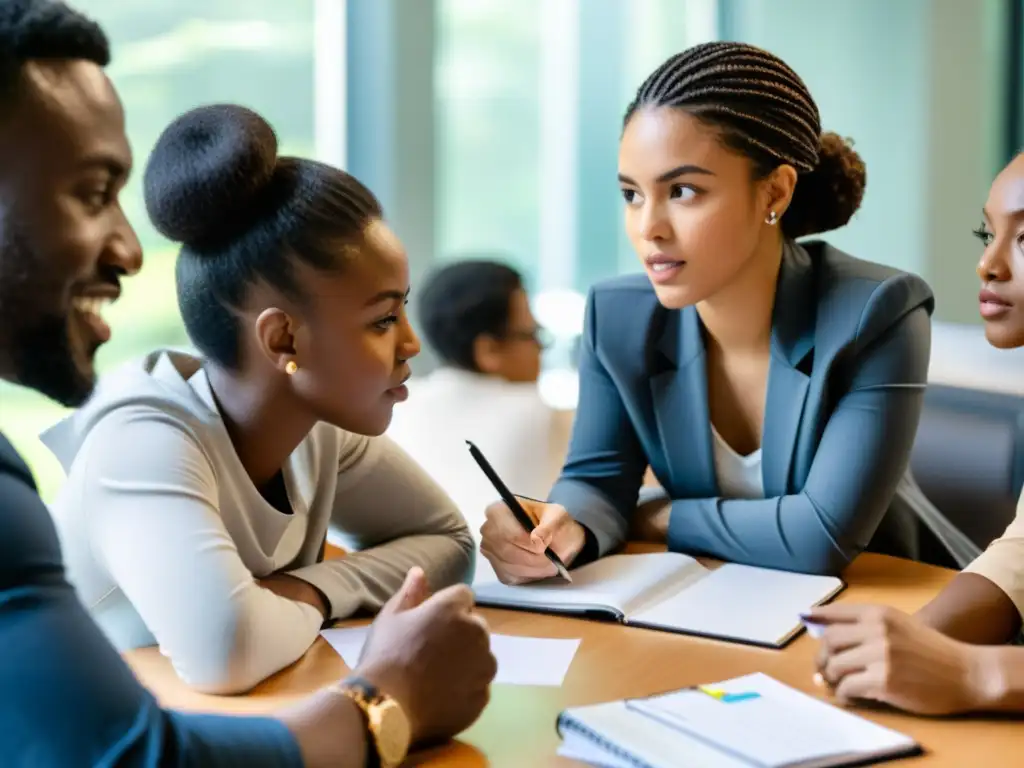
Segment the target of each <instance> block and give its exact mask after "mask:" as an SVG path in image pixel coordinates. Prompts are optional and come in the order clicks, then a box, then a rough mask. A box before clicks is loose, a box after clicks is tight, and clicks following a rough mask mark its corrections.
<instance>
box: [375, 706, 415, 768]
mask: <svg viewBox="0 0 1024 768" xmlns="http://www.w3.org/2000/svg"><path fill="white" fill-rule="evenodd" d="M370 711H371V718H372V720H373V722H372V727H373V731H374V734H375V735H376V737H377V751H378V752H379V753H380V761H381V763H382V764H383V765H384V766H386V767H387V768H391V766H397V765H399V764H400V763H401V762H402V761H403V760H405V756H406V755H407V754H408V753H409V742H410V740H411V737H412V734H411V733H410V731H409V720H408V719H407V718H406V716H405V713H404V712H403V711H402V708H401V707H400V706H398V704H396V703H395V702H394V701H392V700H391V699H385V700H384V701H382V702H380V703H378V704H374V705H373V707H372V709H371V710H370Z"/></svg>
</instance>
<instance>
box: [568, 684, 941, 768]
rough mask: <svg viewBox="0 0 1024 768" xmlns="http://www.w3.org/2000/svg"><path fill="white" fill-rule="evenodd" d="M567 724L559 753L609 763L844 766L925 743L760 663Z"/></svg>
mask: <svg viewBox="0 0 1024 768" xmlns="http://www.w3.org/2000/svg"><path fill="white" fill-rule="evenodd" d="M558 732H559V735H560V736H561V737H562V746H561V747H560V748H559V750H558V754H559V755H561V756H563V757H567V758H571V759H574V760H580V761H582V762H585V763H590V764H591V765H598V766H605V767H606V768H675V767H676V766H679V765H686V766H687V767H688V768H841V767H845V766H853V765H868V764H872V763H878V762H883V761H886V760H892V759H895V758H898V757H909V756H911V755H918V754H921V752H922V750H921V747H920V745H918V743H917V742H916V741H914V739H912V738H911V737H909V736H907V735H905V734H902V733H899V732H897V731H894V730H891V729H889V728H884V727H882V726H880V725H877V724H876V723H873V722H871V721H870V720H865V719H864V718H862V717H859V716H857V715H855V714H853V713H851V712H848V711H846V710H843V709H840V708H839V707H835V706H832V705H831V704H828V703H826V702H823V701H820V700H818V699H815V698H813V697H811V696H808V695H806V694H804V693H801V692H800V691H797V690H795V689H793V688H790V687H789V686H786V685H783V684H782V683H780V682H778V681H777V680H775V679H773V678H771V677H768V676H767V675H764V674H761V673H755V674H752V675H745V676H743V677H737V678H734V679H732V680H726V681H724V682H721V683H715V684H713V685H708V686H699V687H696V688H686V689H683V690H681V691H675V692H673V693H667V694H661V695H658V696H652V697H650V698H647V699H632V700H626V701H613V702H609V703H606V704H596V705H592V706H586V707H578V708H575V709H569V710H566V711H564V712H562V714H560V715H559V717H558Z"/></svg>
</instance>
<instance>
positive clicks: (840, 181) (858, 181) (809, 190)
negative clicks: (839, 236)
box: [782, 131, 867, 238]
mask: <svg viewBox="0 0 1024 768" xmlns="http://www.w3.org/2000/svg"><path fill="white" fill-rule="evenodd" d="M865 186H867V168H866V167H865V165H864V160H863V159H861V156H860V155H859V154H858V153H857V151H856V150H855V149H854V148H853V142H852V141H851V140H849V139H844V138H843V137H842V136H840V135H838V134H836V133H832V132H831V131H827V132H825V133H823V134H822V135H821V146H820V148H819V150H818V165H817V166H816V167H815V169H814V170H813V171H810V172H809V173H802V174H800V176H799V179H798V181H797V183H796V189H795V190H794V192H793V200H792V202H791V203H790V206H789V208H788V210H787V211H786V215H785V216H783V218H782V227H783V231H784V232H785V233H786V235H787V236H788V237H793V238H796V237H804V236H806V235H816V234H819V233H822V232H829V231H831V230H833V229H838V228H839V227H841V226H843V225H844V224H846V223H847V222H849V221H850V219H851V218H853V214H855V213H856V212H857V209H858V208H860V204H861V201H862V200H863V199H864V188H865Z"/></svg>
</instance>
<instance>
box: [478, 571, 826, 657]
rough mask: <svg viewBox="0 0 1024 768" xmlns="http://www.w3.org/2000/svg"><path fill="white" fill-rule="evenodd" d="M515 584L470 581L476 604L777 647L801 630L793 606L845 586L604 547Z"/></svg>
mask: <svg viewBox="0 0 1024 768" xmlns="http://www.w3.org/2000/svg"><path fill="white" fill-rule="evenodd" d="M572 579H573V580H572V583H571V584H569V583H567V582H565V581H563V580H562V579H558V578H555V579H547V580H545V581H539V582H534V583H532V584H526V585H522V586H507V585H505V584H501V583H499V582H497V581H492V582H488V583H480V584H474V587H473V588H474V591H475V592H476V599H477V602H478V603H479V604H480V605H489V606H493V607H499V608H519V609H524V610H534V611H540V612H550V613H570V614H584V615H590V616H597V617H603V618H610V619H614V620H616V621H619V622H622V623H623V624H628V625H630V626H637V627H646V628H648V629H660V630H664V631H668V632H679V633H683V634H691V635H701V636H704V637H712V638H716V639H720V640H729V641H733V642H740V643H748V644H751V645H759V646H764V647H768V648H782V647H783V646H785V645H786V644H787V643H788V642H789V641H790V640H792V639H793V638H794V637H796V636H797V635H798V634H799V633H800V632H801V631H802V630H803V624H802V623H801V622H800V618H799V617H800V614H801V613H806V612H807V611H808V610H810V609H811V608H812V607H814V606H816V605H820V604H822V603H824V602H826V601H828V600H830V599H831V598H832V597H834V596H835V595H836V594H838V593H839V592H840V591H841V590H842V589H843V587H844V586H845V585H844V584H843V582H842V581H841V580H840V579H837V578H835V577H833V576H811V575H807V574H801V573H790V572H788V571H775V570H770V569H768V568H755V567H753V566H749V565H737V564H735V563H726V564H724V565H721V566H718V567H716V568H707V567H705V566H703V565H701V564H700V563H699V562H697V561H696V560H695V559H693V558H692V557H689V556H687V555H681V554H677V553H674V552H659V553H655V554H648V555H612V556H611V557H605V558H602V559H601V560H598V561H597V562H594V563H590V564H589V565H585V566H583V567H581V568H577V569H575V570H573V572H572Z"/></svg>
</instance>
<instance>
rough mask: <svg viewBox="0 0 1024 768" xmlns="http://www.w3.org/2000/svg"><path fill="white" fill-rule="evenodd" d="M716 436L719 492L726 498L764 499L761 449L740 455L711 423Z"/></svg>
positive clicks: (715, 449) (716, 469)
mask: <svg viewBox="0 0 1024 768" xmlns="http://www.w3.org/2000/svg"><path fill="white" fill-rule="evenodd" d="M711 434H712V436H713V437H714V445H713V448H714V454H715V477H716V479H717V480H718V491H719V494H720V495H721V496H722V497H724V498H726V499H763V498H764V478H763V477H762V476H761V449H760V448H758V449H757V450H756V451H754V452H753V453H748V454H747V455H746V456H740V455H739V454H738V453H736V451H734V450H733V449H732V446H731V445H729V444H728V443H727V442H725V439H724V438H723V437H722V436H721V435H720V434H718V430H717V429H715V427H714V425H713V424H712V425H711Z"/></svg>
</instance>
